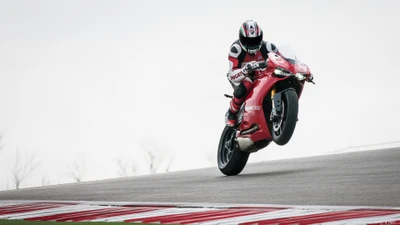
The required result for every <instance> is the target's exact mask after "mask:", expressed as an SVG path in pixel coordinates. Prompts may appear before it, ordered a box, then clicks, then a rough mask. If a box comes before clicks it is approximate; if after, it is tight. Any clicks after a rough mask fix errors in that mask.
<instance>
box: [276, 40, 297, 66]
mask: <svg viewBox="0 0 400 225" xmlns="http://www.w3.org/2000/svg"><path fill="white" fill-rule="evenodd" d="M278 49H279V52H280V53H281V54H282V56H283V57H285V58H286V60H287V61H288V62H289V63H292V64H296V62H297V57H296V52H295V51H294V49H292V48H291V47H290V46H289V45H281V46H279V47H278Z"/></svg>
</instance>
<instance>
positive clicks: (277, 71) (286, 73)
mask: <svg viewBox="0 0 400 225" xmlns="http://www.w3.org/2000/svg"><path fill="white" fill-rule="evenodd" d="M273 75H274V76H276V77H279V78H283V77H288V76H291V75H293V74H292V73H291V72H290V71H288V70H285V69H282V68H276V69H275V70H274V73H273Z"/></svg>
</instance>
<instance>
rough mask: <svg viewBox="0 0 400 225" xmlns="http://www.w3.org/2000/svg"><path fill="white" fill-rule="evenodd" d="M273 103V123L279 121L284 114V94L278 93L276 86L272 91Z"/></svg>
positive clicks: (271, 117)
mask: <svg viewBox="0 0 400 225" xmlns="http://www.w3.org/2000/svg"><path fill="white" fill-rule="evenodd" d="M271 101H272V110H271V116H270V118H269V119H270V120H271V121H277V120H279V119H280V118H281V113H282V92H279V93H276V88H275V86H274V87H272V89H271Z"/></svg>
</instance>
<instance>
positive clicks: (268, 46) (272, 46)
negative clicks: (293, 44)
mask: <svg viewBox="0 0 400 225" xmlns="http://www.w3.org/2000/svg"><path fill="white" fill-rule="evenodd" d="M261 48H266V49H267V51H268V52H278V48H277V47H276V45H275V44H274V43H272V42H269V41H263V44H262V46H261Z"/></svg>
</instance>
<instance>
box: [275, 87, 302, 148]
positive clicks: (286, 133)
mask: <svg viewBox="0 0 400 225" xmlns="http://www.w3.org/2000/svg"><path fill="white" fill-rule="evenodd" d="M298 111H299V98H298V96H297V93H296V91H294V90H293V89H289V90H287V91H285V92H283V93H282V114H281V117H280V119H278V120H277V121H273V122H272V124H271V127H270V128H271V129H270V131H271V134H272V139H273V140H274V142H275V143H276V144H278V145H285V144H286V143H288V142H289V140H290V138H291V137H292V135H293V132H294V129H295V128H296V123H297V114H298Z"/></svg>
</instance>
